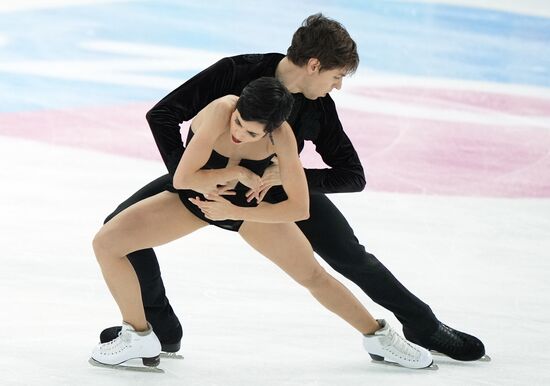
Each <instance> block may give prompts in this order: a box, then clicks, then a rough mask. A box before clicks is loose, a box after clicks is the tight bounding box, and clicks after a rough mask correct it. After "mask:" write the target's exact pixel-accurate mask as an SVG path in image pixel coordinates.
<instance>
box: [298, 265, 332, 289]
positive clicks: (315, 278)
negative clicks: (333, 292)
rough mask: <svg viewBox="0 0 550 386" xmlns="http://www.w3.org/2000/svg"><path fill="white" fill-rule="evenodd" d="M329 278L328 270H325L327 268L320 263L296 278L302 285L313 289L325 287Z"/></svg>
mask: <svg viewBox="0 0 550 386" xmlns="http://www.w3.org/2000/svg"><path fill="white" fill-rule="evenodd" d="M328 278H329V276H328V273H327V271H325V269H324V268H323V267H321V266H320V265H319V266H316V267H314V268H312V269H310V270H308V271H307V273H305V274H302V275H300V276H299V277H296V278H295V280H296V281H297V282H298V283H299V284H300V285H302V286H304V287H306V288H307V289H310V290H311V289H315V288H319V287H323V286H324V285H325V284H326V282H327V280H328Z"/></svg>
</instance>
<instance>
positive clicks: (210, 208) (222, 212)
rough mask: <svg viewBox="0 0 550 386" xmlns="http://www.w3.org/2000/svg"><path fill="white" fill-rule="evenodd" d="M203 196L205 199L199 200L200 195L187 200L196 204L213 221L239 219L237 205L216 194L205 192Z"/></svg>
mask: <svg viewBox="0 0 550 386" xmlns="http://www.w3.org/2000/svg"><path fill="white" fill-rule="evenodd" d="M204 196H205V197H206V199H207V201H206V200H201V199H200V197H195V198H189V201H191V202H192V203H193V204H195V205H196V206H198V207H199V209H200V210H201V211H202V213H204V215H205V217H206V218H208V219H210V220H214V221H221V220H240V219H239V218H238V208H239V207H238V206H236V205H233V204H232V203H230V202H229V201H227V200H226V199H225V198H223V197H222V196H220V195H218V194H205V195H204Z"/></svg>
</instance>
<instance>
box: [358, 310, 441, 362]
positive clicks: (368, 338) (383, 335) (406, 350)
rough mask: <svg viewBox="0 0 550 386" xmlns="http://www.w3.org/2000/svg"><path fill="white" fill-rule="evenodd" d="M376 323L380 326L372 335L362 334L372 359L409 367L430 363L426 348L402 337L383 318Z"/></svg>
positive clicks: (364, 344) (431, 360) (430, 355)
mask: <svg viewBox="0 0 550 386" xmlns="http://www.w3.org/2000/svg"><path fill="white" fill-rule="evenodd" d="M378 323H379V324H380V326H381V327H382V328H381V329H380V330H378V331H376V332H375V333H374V334H372V335H363V346H364V347H365V350H367V352H368V353H369V354H370V356H371V358H372V359H373V360H374V361H381V362H389V363H395V364H398V365H400V366H403V367H408V368H411V369H422V368H425V367H429V366H431V365H432V363H433V359H432V354H430V352H429V351H428V350H426V349H425V348H423V347H420V346H418V345H416V344H414V343H411V342H409V341H408V340H406V339H405V338H403V337H402V336H401V335H399V334H398V333H397V332H395V330H394V329H392V328H391V327H390V325H389V324H388V323H386V321H385V320H378ZM434 366H435V365H434Z"/></svg>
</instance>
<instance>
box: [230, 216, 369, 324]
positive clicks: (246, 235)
mask: <svg viewBox="0 0 550 386" xmlns="http://www.w3.org/2000/svg"><path fill="white" fill-rule="evenodd" d="M239 233H240V235H241V236H242V237H243V239H245V240H246V241H247V242H248V244H250V245H251V246H252V247H253V248H254V249H256V250H257V251H258V252H260V253H261V254H262V255H264V256H266V257H267V258H268V259H270V260H271V261H272V262H274V263H275V264H277V265H278V266H279V267H280V268H282V269H283V270H284V271H285V272H286V273H287V274H289V275H290V276H291V277H292V278H293V279H294V280H296V281H297V282H298V283H299V284H301V285H303V286H304V287H306V288H307V289H308V290H309V291H310V292H311V294H312V295H313V296H314V297H315V298H316V299H317V300H318V301H319V302H320V303H321V304H322V305H323V306H325V307H326V308H328V309H329V310H330V311H332V312H334V313H335V314H337V315H339V316H340V317H341V318H343V319H344V320H345V321H347V322H348V323H349V324H351V325H352V326H353V327H354V328H355V329H356V330H358V331H359V332H360V333H362V334H372V333H374V332H375V331H377V330H378V329H380V326H379V324H378V322H377V321H376V320H375V319H374V318H373V317H372V316H371V314H370V313H369V312H368V311H367V309H366V308H365V307H364V306H363V305H362V304H361V303H360V302H359V300H357V298H356V297H355V296H354V295H353V294H352V293H351V292H350V291H349V290H348V289H347V288H346V287H345V286H344V285H343V284H342V283H340V282H339V281H338V280H336V279H335V278H334V277H332V276H331V275H329V274H328V272H326V271H325V269H324V268H323V267H321V265H320V264H319V263H318V262H317V260H315V258H314V257H313V250H312V249H311V245H310V244H309V242H308V241H307V239H306V237H305V236H304V235H303V233H302V232H301V231H300V229H299V228H298V227H297V226H296V224H294V223H280V224H265V223H252V222H244V223H243V225H242V226H241V228H240V230H239Z"/></svg>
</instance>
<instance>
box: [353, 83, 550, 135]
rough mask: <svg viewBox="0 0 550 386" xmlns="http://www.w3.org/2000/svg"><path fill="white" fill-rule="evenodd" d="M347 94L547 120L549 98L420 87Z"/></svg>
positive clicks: (357, 89)
mask: <svg viewBox="0 0 550 386" xmlns="http://www.w3.org/2000/svg"><path fill="white" fill-rule="evenodd" d="M348 91H350V92H352V93H354V94H358V95H361V96H365V97H369V98H376V99H380V100H391V101H397V102H405V103H412V104H421V105H423V106H432V107H446V108H453V109H457V110H461V109H467V110H479V109H483V110H492V111H498V112H502V113H509V114H515V115H522V116H548V117H550V97H549V98H548V99H540V98H535V97H528V96H519V95H506V94H497V93H489V92H482V91H469V90H468V91H464V90H451V89H448V90H446V89H430V88H420V87H362V88H350V89H349V90H348ZM549 128H550V123H549Z"/></svg>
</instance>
